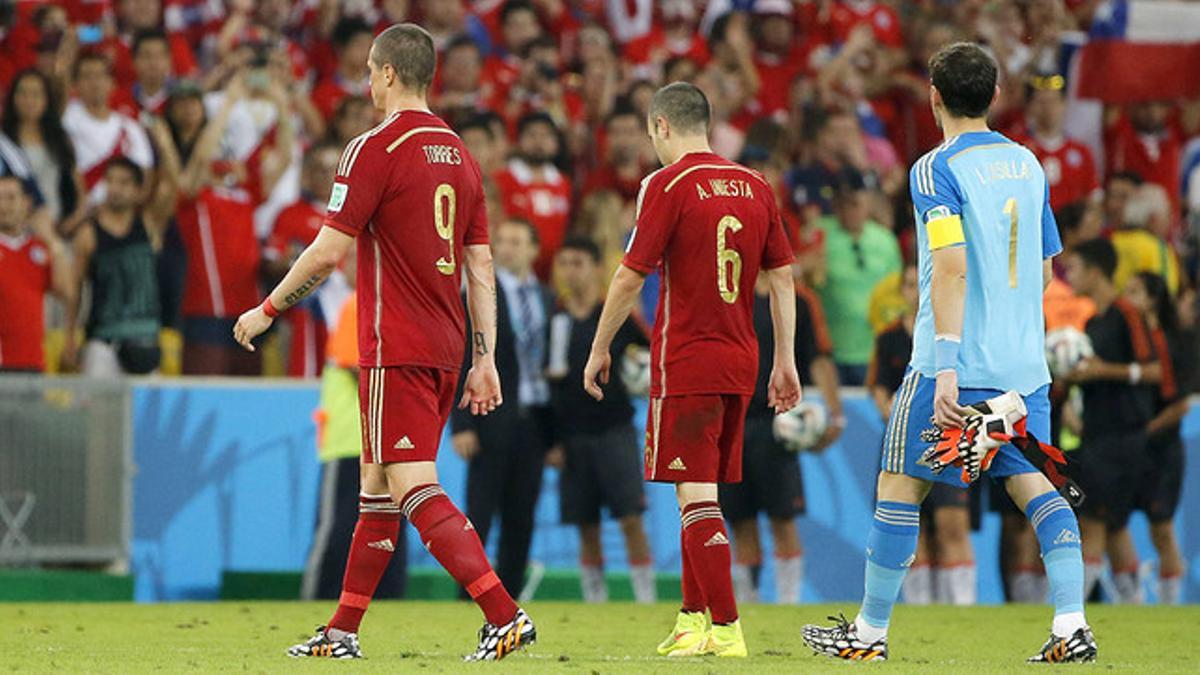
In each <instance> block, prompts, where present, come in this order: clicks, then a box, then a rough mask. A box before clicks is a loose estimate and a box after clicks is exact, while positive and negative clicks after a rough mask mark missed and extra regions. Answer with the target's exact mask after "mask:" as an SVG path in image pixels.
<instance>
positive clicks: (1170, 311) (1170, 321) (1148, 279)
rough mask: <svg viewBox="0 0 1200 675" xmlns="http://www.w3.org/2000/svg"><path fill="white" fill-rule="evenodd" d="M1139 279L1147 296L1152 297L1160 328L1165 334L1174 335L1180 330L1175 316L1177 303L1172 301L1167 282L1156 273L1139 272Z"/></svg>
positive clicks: (1151, 300)
mask: <svg viewBox="0 0 1200 675" xmlns="http://www.w3.org/2000/svg"><path fill="white" fill-rule="evenodd" d="M1137 278H1138V280H1139V281H1141V282H1142V286H1145V287H1146V295H1148V296H1150V302H1151V303H1152V304H1153V305H1154V310H1153V311H1154V314H1155V316H1156V318H1157V319H1158V326H1159V328H1162V329H1163V332H1164V333H1167V334H1171V333H1174V332H1175V331H1176V329H1178V328H1179V318H1178V317H1176V316H1175V302H1174V301H1173V300H1172V299H1171V289H1169V288H1167V281H1166V280H1165V279H1163V278H1162V276H1161V275H1159V274H1156V273H1154V272H1138V273H1137Z"/></svg>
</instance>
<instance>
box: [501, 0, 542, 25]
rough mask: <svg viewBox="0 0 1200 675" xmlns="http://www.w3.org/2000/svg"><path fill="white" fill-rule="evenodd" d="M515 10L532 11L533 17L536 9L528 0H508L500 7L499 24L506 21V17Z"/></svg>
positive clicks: (535, 15) (514, 12) (535, 14)
mask: <svg viewBox="0 0 1200 675" xmlns="http://www.w3.org/2000/svg"><path fill="white" fill-rule="evenodd" d="M517 12H532V13H533V16H534V18H537V10H536V9H535V8H534V6H533V3H532V2H529V0H508V2H506V3H504V7H502V8H500V25H501V26H503V25H504V24H506V23H508V18H509V17H510V16H512V15H513V14H516V13H517Z"/></svg>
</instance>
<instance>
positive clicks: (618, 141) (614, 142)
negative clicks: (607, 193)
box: [581, 103, 655, 203]
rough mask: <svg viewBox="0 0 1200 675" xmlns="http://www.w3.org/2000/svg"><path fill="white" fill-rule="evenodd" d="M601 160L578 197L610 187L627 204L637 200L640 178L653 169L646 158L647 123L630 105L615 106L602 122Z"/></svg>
mask: <svg viewBox="0 0 1200 675" xmlns="http://www.w3.org/2000/svg"><path fill="white" fill-rule="evenodd" d="M604 130H605V134H604V140H605V147H604V162H603V163H602V164H601V165H600V166H598V167H596V169H595V170H593V171H592V173H590V174H589V175H588V178H587V182H586V183H585V184H584V186H583V190H582V194H581V198H586V197H587V196H588V195H590V194H592V193H593V192H596V191H599V190H612V191H613V192H616V193H617V194H618V195H620V196H621V199H623V200H624V201H625V202H626V203H628V202H632V201H634V200H635V199H637V194H638V189H639V188H640V187H641V183H642V178H644V177H645V176H646V174H648V173H650V172H651V171H653V170H654V168H655V167H654V166H652V165H651V164H650V163H649V162H648V161H646V146H647V145H648V144H647V143H646V122H645V119H643V118H641V117H639V116H638V114H637V111H635V110H634V109H633V107H632V106H631V105H629V104H628V103H625V104H624V105H618V107H617V109H616V110H614V111H613V113H612V115H609V117H608V122H607V123H606V124H605V125H604Z"/></svg>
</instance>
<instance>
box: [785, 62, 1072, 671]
mask: <svg viewBox="0 0 1200 675" xmlns="http://www.w3.org/2000/svg"><path fill="white" fill-rule="evenodd" d="M929 73H930V79H931V82H932V86H931V89H930V101H931V105H932V107H933V113H934V117H935V118H936V119H937V120H938V124H939V126H940V127H941V128H942V131H943V133H944V134H945V138H946V140H945V142H943V143H942V144H941V145H939V146H938V147H937V148H935V149H934V150H932V151H930V152H929V153H927V154H926V155H925V156H923V157H922V158H921V159H919V160H918V161H917V163H916V164H914V165H913V168H912V170H911V171H910V173H909V189H910V191H911V194H912V200H913V205H914V207H915V211H916V220H917V250H918V267H919V271H920V304H919V309H918V311H917V320H916V325H915V328H914V334H913V355H912V359H911V361H910V362H909V371H908V374H907V375H906V376H905V378H904V381H903V383H902V384H901V385H900V389H899V392H898V393H897V395H896V402H895V405H894V407H893V410H892V415H891V418H890V420H889V422H888V427H887V431H886V433H885V434H884V440H883V453H882V454H883V458H882V466H881V473H880V476H879V483H878V502H877V504H876V508H875V518H874V522H873V523H872V526H871V531H870V534H869V535H868V538H867V569H866V593H865V596H864V598H863V603H862V608H861V609H860V611H859V613H858V616H857V618H856V619H855V620H854V621H852V622H851V621H846V620H844V619H843V620H841V621H839V622H838V623H837V624H836V625H834V626H833V627H828V628H826V627H818V626H811V625H810V626H805V628H804V630H803V637H804V640H805V642H806V643H807V644H808V645H809V646H810V647H811V648H812V649H813V650H814V651H816V652H818V653H824V654H827V655H829V656H832V657H835V658H841V659H847V660H884V659H886V658H887V656H888V642H887V633H888V623H889V620H890V619H891V614H892V607H893V605H894V604H895V602H896V597H897V595H898V594H899V592H900V586H901V583H902V582H903V580H904V576H905V574H906V572H907V571H908V566H909V565H910V564H911V563H912V560H913V554H914V551H915V549H916V545H917V534H918V528H919V518H920V508H921V507H920V505H921V502H922V501H923V500H924V499H925V496H926V495H927V494H928V493H929V489H930V487H931V486H932V485H933V482H934V481H942V482H948V483H951V484H956V485H960V486H961V485H963V484H964V483H963V482H962V480H961V479H962V477H963V476H969V477H970V478H972V479H973V478H975V477H976V476H978V475H979V472H980V471H987V472H988V473H989V474H990V475H991V477H992V478H993V479H997V480H1003V481H1004V485H1005V488H1006V489H1007V491H1008V493H1009V495H1010V496H1011V497H1012V499H1013V501H1014V502H1015V503H1016V505H1017V506H1018V507H1020V508H1021V509H1022V510H1023V511H1024V512H1025V514H1026V516H1027V517H1028V518H1029V520H1030V521H1031V522H1032V524H1033V526H1034V529H1035V531H1036V533H1037V538H1038V543H1039V545H1040V548H1041V553H1042V559H1043V561H1044V563H1045V567H1046V574H1047V577H1048V579H1049V582H1050V595H1051V599H1052V601H1053V604H1054V621H1053V623H1052V626H1051V631H1050V632H1051V635H1050V639H1049V640H1048V641H1047V642H1046V643H1045V645H1044V646H1043V647H1042V648H1041V649H1040V650H1039V651H1038V652H1037V653H1036V654H1034V655H1033V656H1032V657H1030V659H1029V660H1030V661H1034V662H1051V663H1059V662H1070V661H1092V660H1095V658H1096V642H1095V639H1094V638H1093V636H1092V632H1091V629H1090V628H1089V627H1088V625H1087V622H1086V621H1085V619H1084V614H1083V558H1082V556H1081V553H1080V539H1079V523H1078V521H1076V519H1075V514H1074V513H1073V512H1072V511H1071V507H1070V505H1069V504H1068V503H1067V501H1066V500H1064V499H1063V498H1062V497H1061V496H1059V494H1058V493H1057V492H1056V491H1055V489H1054V487H1053V486H1052V484H1051V482H1050V480H1048V479H1047V476H1045V475H1043V474H1042V473H1039V471H1038V469H1037V468H1035V467H1034V465H1033V464H1032V463H1031V462H1030V461H1029V460H1028V459H1026V457H1025V456H1024V455H1023V454H1022V453H1021V452H1019V451H1018V450H1017V449H1016V448H1015V447H1014V446H1012V445H1003V446H1000V443H999V442H998V441H996V440H994V439H993V438H989V435H990V434H989V433H988V431H989V429H990V428H991V426H992V423H997V424H999V425H1000V426H1001V427H1003V431H1004V432H1005V433H1006V434H1007V435H1003V436H999V437H1000V438H1007V437H1008V435H1022V434H1023V432H1024V431H1025V429H1026V428H1027V429H1028V431H1029V432H1031V433H1032V435H1034V436H1036V437H1040V438H1043V439H1045V438H1049V433H1050V402H1049V399H1048V397H1047V390H1048V388H1049V382H1050V373H1049V371H1048V369H1047V368H1046V359H1045V356H1044V354H1045V349H1044V342H1045V329H1044V319H1043V316H1042V292H1043V289H1044V287H1045V284H1046V283H1047V282H1048V281H1049V280H1050V278H1051V274H1052V272H1051V269H1050V261H1051V258H1052V257H1053V256H1054V255H1056V254H1058V253H1059V252H1060V251H1061V250H1062V245H1061V242H1060V241H1059V236H1058V228H1057V226H1056V224H1055V221H1054V215H1053V213H1052V212H1051V210H1050V206H1049V189H1048V187H1047V182H1046V176H1045V174H1044V173H1043V171H1042V167H1041V165H1040V164H1039V163H1038V160H1037V158H1036V157H1035V156H1034V155H1033V153H1031V152H1030V151H1029V150H1027V149H1026V148H1024V147H1022V146H1020V145H1018V144H1016V143H1013V142H1012V141H1010V140H1009V139H1007V138H1005V137H1004V136H1003V135H1001V134H999V133H996V132H994V131H991V130H990V129H989V128H988V126H987V115H988V108H989V107H990V106H991V103H992V101H993V100H995V98H996V96H998V95H999V88H998V87H997V86H996V79H997V66H996V62H995V61H994V60H993V59H992V57H991V56H990V55H989V54H988V53H987V52H985V51H984V50H983V49H982V48H981V47H979V46H978V45H976V44H972V43H961V42H960V43H956V44H952V45H949V46H947V47H945V48H943V49H942V50H940V51H939V52H938V53H937V54H935V55H934V56H933V58H931V59H930V63H929ZM1004 392H1013V393H1011V394H1010V395H1006V394H1005V393H1004ZM997 397H1002V399H1003V400H1005V401H1006V402H1007V403H1009V404H1011V408H1010V410H1014V411H1016V413H1017V415H1018V419H1012V418H1009V419H1004V418H1003V417H1002V416H999V415H991V416H986V417H985V416H982V415H980V414H979V413H978V412H976V411H975V410H973V409H971V408H967V407H964V406H968V405H972V404H978V403H980V402H983V401H987V400H989V399H997ZM1022 416H1023V417H1022ZM931 418H932V419H933V421H934V423H935V424H936V425H937V427H938V428H937V429H929V428H927V425H928V423H929V422H928V420H930V419H931ZM959 430H962V434H963V436H962V441H963V442H961V443H959V444H958V446H957V447H958V448H959V449H960V450H963V452H964V454H965V455H966V457H967V459H968V461H967V462H966V463H965V465H964V466H963V470H962V471H959V470H958V469H957V468H952V469H951V470H946V471H938V472H935V471H934V470H933V469H932V468H930V466H929V465H928V463H918V460H919V459H921V457H922V455H923V454H925V451H926V449H927V448H928V446H929V445H930V444H931V442H932V441H936V440H937V438H938V437H939V436H942V437H946V436H952V435H957V434H958V433H959ZM976 432H977V433H976ZM939 447H940V446H939ZM984 451H988V452H994V453H995V454H994V455H992V456H990V457H989V459H988V461H983V462H980V461H979V460H978V458H979V457H981V456H982V453H983V452H984ZM1059 458H1060V459H1061V455H1059ZM934 465H935V466H937V464H936V463H934ZM992 629H993V630H994V628H992ZM952 633H953V632H952ZM958 637H962V636H958ZM971 637H975V636H971ZM978 637H983V636H978ZM960 644H961V642H960Z"/></svg>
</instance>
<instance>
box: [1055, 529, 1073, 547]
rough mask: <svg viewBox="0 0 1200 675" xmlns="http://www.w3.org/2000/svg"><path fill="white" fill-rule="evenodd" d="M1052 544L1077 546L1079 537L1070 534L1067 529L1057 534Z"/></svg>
mask: <svg viewBox="0 0 1200 675" xmlns="http://www.w3.org/2000/svg"><path fill="white" fill-rule="evenodd" d="M1054 543H1055V544H1078V543H1079V535H1077V534H1075V533H1074V532H1072V531H1070V530H1068V529H1063V531H1062V532H1059V533H1058V536H1057V537H1055V538H1054Z"/></svg>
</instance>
